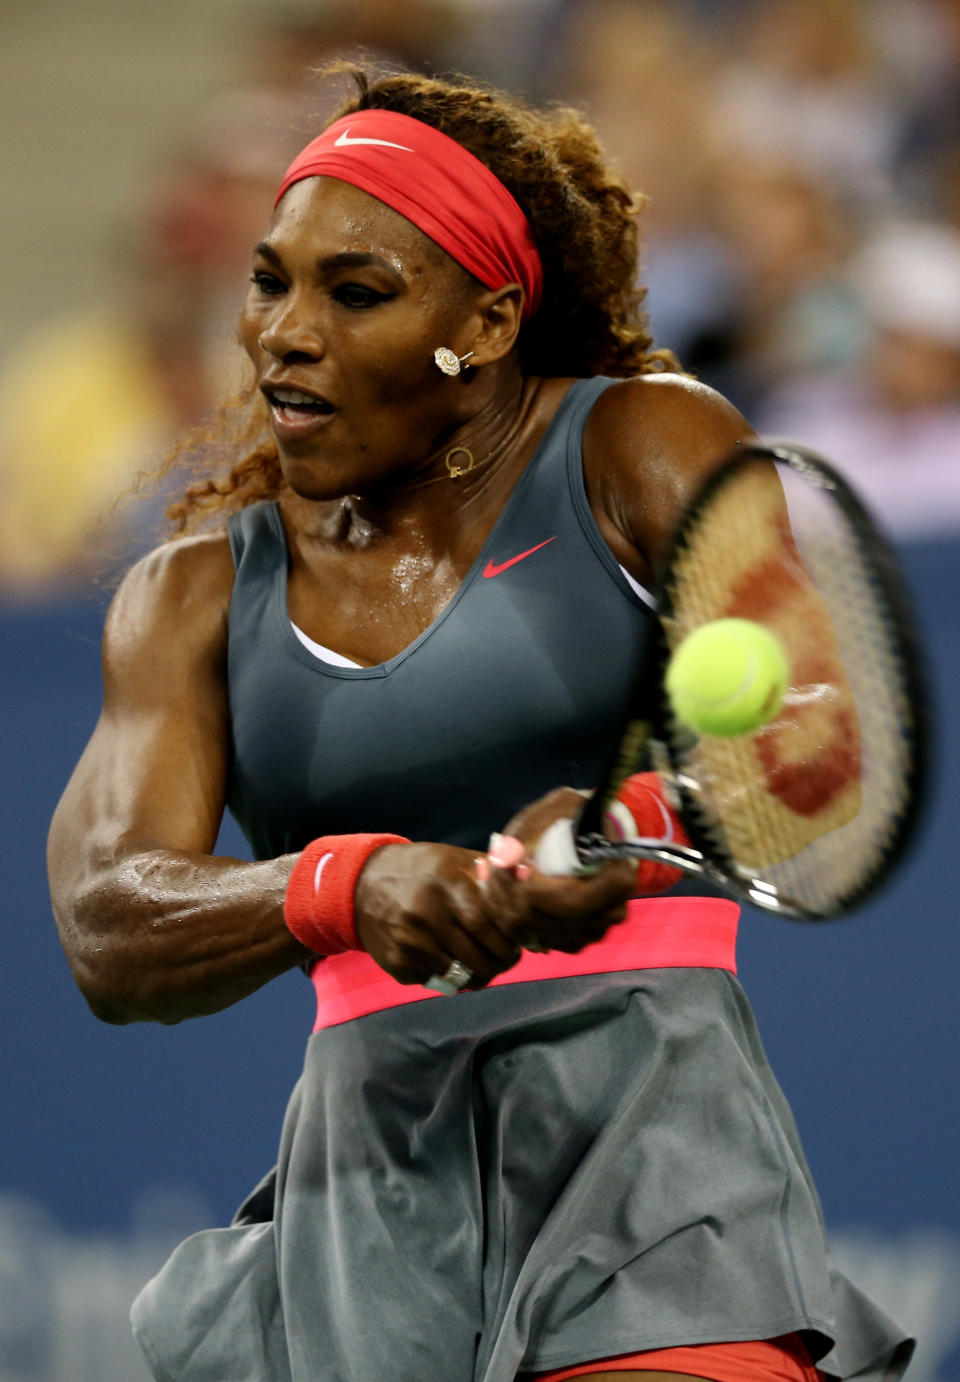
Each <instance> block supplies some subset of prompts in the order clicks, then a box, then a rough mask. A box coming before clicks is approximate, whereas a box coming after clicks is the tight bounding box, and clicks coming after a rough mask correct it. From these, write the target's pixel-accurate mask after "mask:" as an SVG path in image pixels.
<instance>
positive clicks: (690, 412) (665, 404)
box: [583, 374, 755, 567]
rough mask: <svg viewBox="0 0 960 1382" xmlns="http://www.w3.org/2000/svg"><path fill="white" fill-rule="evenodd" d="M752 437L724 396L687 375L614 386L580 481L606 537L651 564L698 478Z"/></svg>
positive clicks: (602, 404) (592, 420)
mask: <svg viewBox="0 0 960 1382" xmlns="http://www.w3.org/2000/svg"><path fill="white" fill-rule="evenodd" d="M754 435H755V434H754V431H753V428H752V427H751V426H750V424H749V423H748V422H747V420H746V419H745V418H744V417H743V416H742V414H741V413H740V412H738V410H737V409H736V408H735V407H734V406H733V404H732V403H730V402H729V401H728V400H727V399H726V398H724V397H723V395H722V394H719V393H717V391H716V390H715V389H712V388H710V386H709V385H707V384H702V383H700V381H699V380H696V379H691V378H690V377H689V376H687V375H681V374H649V375H641V376H637V377H635V378H632V379H622V380H618V381H617V382H616V383H615V384H612V385H611V386H610V387H609V388H608V389H606V390H605V391H604V393H603V394H601V396H600V398H599V399H598V400H597V402H596V404H595V405H594V407H593V409H592V411H591V414H590V417H589V418H588V420H587V425H586V428H585V430H584V437H583V468H584V479H585V481H586V485H587V491H588V494H589V497H590V503H591V507H592V509H593V512H594V516H595V517H596V518H597V521H598V522H599V523H600V526H601V529H602V530H603V531H604V534H605V536H606V537H607V540H608V542H611V545H614V544H615V543H617V542H620V543H626V544H628V545H629V548H632V549H634V550H635V551H636V552H638V553H639V554H640V555H641V557H642V558H643V560H644V561H645V562H646V563H649V564H651V565H653V566H655V565H656V563H657V561H658V559H659V558H660V556H661V555H662V553H663V552H664V551H665V549H666V547H667V545H668V544H669V541H670V538H671V536H672V533H673V531H674V528H675V526H676V523H677V521H678V519H679V517H680V515H681V514H682V512H683V510H684V509H685V508H686V506H687V504H688V503H689V501H690V499H691V498H692V497H693V495H694V494H695V493H696V491H697V489H698V488H699V486H700V484H701V483H702V481H703V480H704V479H705V478H706V476H707V475H708V474H709V473H710V471H712V470H713V469H714V468H715V467H716V466H717V464H718V463H719V462H720V461H722V460H724V459H725V458H726V457H727V456H729V455H730V454H732V452H733V451H734V450H735V449H736V447H737V446H738V445H740V444H742V443H743V442H745V441H748V440H750V439H751V438H752V437H753V436H754ZM623 559H624V558H623V557H621V560H623ZM626 564H627V565H628V567H629V562H627V563H626Z"/></svg>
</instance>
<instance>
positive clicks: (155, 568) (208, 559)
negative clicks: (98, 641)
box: [104, 529, 234, 657]
mask: <svg viewBox="0 0 960 1382" xmlns="http://www.w3.org/2000/svg"><path fill="white" fill-rule="evenodd" d="M233 576H234V566H233V557H232V554H231V551H230V542H229V538H228V536H227V533H226V530H225V529H224V530H222V531H218V532H212V533H201V534H191V535H188V536H185V537H178V538H172V539H170V540H169V541H167V542H164V543H162V544H161V545H160V546H159V547H156V548H154V550H153V551H151V552H148V553H147V554H146V555H145V556H143V557H141V558H140V560H139V561H137V562H136V563H135V564H134V565H133V566H132V567H131V568H130V570H129V571H128V572H127V573H126V575H125V576H124V578H123V580H122V581H121V583H120V585H119V587H118V589H117V591H116V594H115V595H114V598H113V601H112V603H111V606H110V610H109V613H108V615H107V621H106V628H105V632H104V653H105V656H107V657H109V656H111V655H119V654H120V653H122V652H123V651H124V650H131V651H133V650H136V649H137V648H138V647H142V646H144V644H145V643H146V642H154V641H155V640H156V639H158V638H160V639H166V640H169V641H170V642H171V643H172V644H174V645H176V646H180V647H183V648H184V649H185V650H187V649H190V648H192V649H193V650H194V651H200V650H202V649H208V650H213V649H217V650H219V649H220V648H221V647H222V646H224V645H225V639H226V628H227V616H228V612H229V608H230V594H231V591H232V589H233Z"/></svg>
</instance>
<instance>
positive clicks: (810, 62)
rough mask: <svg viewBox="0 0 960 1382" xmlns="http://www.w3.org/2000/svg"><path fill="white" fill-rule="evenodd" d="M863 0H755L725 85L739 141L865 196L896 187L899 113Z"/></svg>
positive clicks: (727, 120)
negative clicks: (893, 174) (893, 175)
mask: <svg viewBox="0 0 960 1382" xmlns="http://www.w3.org/2000/svg"><path fill="white" fill-rule="evenodd" d="M872 18H874V15H873V14H872V11H871V8H870V5H869V4H864V0H754V3H753V4H752V5H751V7H750V8H749V9H748V10H747V11H746V13H745V16H744V19H743V21H742V24H741V25H740V27H739V29H738V31H737V51H738V56H736V57H734V60H733V61H732V62H731V63H730V65H729V66H727V67H726V69H725V71H724V74H723V77H722V79H721V81H720V82H719V84H718V87H717V101H716V118H717V120H718V123H719V126H720V128H721V130H722V131H723V132H724V133H725V134H726V136H727V137H728V138H729V140H730V142H731V144H732V145H733V147H734V148H743V149H747V150H752V151H753V152H754V153H757V154H761V155H764V156H773V157H788V158H789V159H791V160H792V161H793V162H795V163H797V164H798V165H799V166H801V167H802V168H804V169H806V171H807V172H808V173H809V174H811V175H812V176H813V177H815V178H816V179H818V180H822V181H825V182H826V183H828V184H829V185H830V186H832V187H833V189H834V191H835V192H836V193H839V194H841V195H843V196H844V197H847V198H850V199H852V200H853V201H855V203H856V204H857V205H859V206H863V207H874V208H876V207H881V208H882V207H885V206H887V205H888V203H889V200H890V198H891V196H892V182H891V170H892V166H893V161H894V153H895V149H896V144H897V139H898V130H899V120H900V117H899V113H898V111H897V109H896V107H895V105H894V103H893V102H891V101H890V99H889V95H888V93H887V91H886V90H885V88H884V85H883V81H884V75H885V72H884V66H883V60H882V51H881V46H880V44H879V41H878V37H877V34H876V32H875V29H874V28H873V27H872V25H871V22H870V21H871V19H872Z"/></svg>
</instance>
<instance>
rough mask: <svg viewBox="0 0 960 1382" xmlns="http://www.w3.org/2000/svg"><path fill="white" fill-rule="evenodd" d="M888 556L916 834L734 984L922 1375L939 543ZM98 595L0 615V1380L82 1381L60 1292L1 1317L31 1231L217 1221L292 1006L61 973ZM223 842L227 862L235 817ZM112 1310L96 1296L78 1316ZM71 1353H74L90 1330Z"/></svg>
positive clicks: (949, 626) (935, 980) (946, 739)
mask: <svg viewBox="0 0 960 1382" xmlns="http://www.w3.org/2000/svg"><path fill="white" fill-rule="evenodd" d="M904 555H905V558H906V561H907V565H908V569H909V571H910V574H911V578H912V582H913V586H914V590H915V594H916V598H917V602H918V606H919V609H920V612H921V617H922V622H923V624H924V626H925V629H926V631H927V636H928V643H929V645H930V650H931V655H932V662H933V673H934V677H933V681H934V689H935V699H936V701H937V702H938V704H939V737H938V741H937V744H936V764H937V771H936V778H935V784H934V793H933V799H932V802H931V806H930V810H929V814H928V818H927V821H926V826H925V829H924V831H923V835H922V838H921V840H920V841H919V843H918V844H917V846H916V847H915V850H914V852H913V853H912V855H911V857H910V859H909V861H908V863H907V865H906V866H905V867H904V868H903V869H902V871H901V872H900V873H899V874H898V875H897V876H896V878H895V880H894V882H893V884H892V885H891V886H890V887H889V889H888V890H887V891H886V892H885V893H884V894H883V895H882V896H881V897H880V898H878V899H876V900H875V901H874V902H872V903H871V904H870V905H869V906H868V907H867V908H865V909H863V910H862V911H861V912H860V913H858V914H857V915H856V916H855V917H854V918H851V919H849V920H847V921H844V922H840V923H836V924H833V925H830V926H822V927H811V926H801V925H791V924H785V923H782V922H778V921H775V920H772V919H770V918H768V917H765V916H762V915H760V914H757V913H749V914H748V915H747V917H746V919H745V925H744V929H743V935H742V942H741V947H740V955H741V977H742V979H743V981H744V984H745V986H746V989H747V992H748V993H749V994H750V995H751V997H752V999H753V1002H754V1005H755V1007H756V1010H757V1013H758V1018H759V1021H760V1028H761V1032H762V1033H763V1034H764V1037H765V1040H766V1043H767V1047H768V1050H769V1053H770V1056H771V1060H772V1063H773V1066H774V1069H775V1070H776V1071H777V1072H778V1074H779V1076H780V1079H781V1081H782V1083H783V1085H784V1087H785V1089H786V1092H787V1094H788V1097H789V1098H790V1100H791V1102H792V1104H793V1107H794V1110H795V1112H796V1115H797V1120H798V1123H799V1125H800V1130H801V1133H802V1135H803V1137H804V1141H805V1144H806V1147H807V1151H808V1155H809V1158H810V1161H811V1163H812V1166H813V1170H814V1173H815V1175H816V1177H817V1180H818V1182H819V1185H820V1189H821V1193H822V1196H823V1201H824V1208H825V1212H826V1215H827V1219H828V1222H829V1223H830V1224H831V1226H832V1227H834V1228H836V1231H837V1234H838V1255H839V1256H840V1257H841V1258H845V1260H847V1261H856V1262H858V1263H859V1265H860V1267H861V1275H862V1276H866V1277H867V1278H868V1279H869V1283H868V1284H870V1285H871V1286H872V1288H873V1289H874V1290H875V1292H876V1293H877V1294H878V1295H880V1296H884V1295H886V1296H887V1297H888V1298H889V1305H890V1308H891V1309H898V1310H899V1313H900V1314H901V1316H910V1317H911V1323H913V1324H914V1327H918V1328H923V1329H925V1354H922V1355H921V1359H920V1361H919V1362H918V1365H917V1373H916V1375H917V1377H918V1378H919V1377H921V1376H922V1377H925V1378H926V1377H929V1378H933V1377H937V1378H939V1379H942V1382H945V1380H946V1379H951V1378H953V1379H958V1378H960V1349H958V1348H957V1344H958V1342H960V1189H958V1143H960V1108H958V1083H960V1082H958V1032H960V1024H958V1021H957V1010H958V1002H957V996H956V993H957V985H958V975H960V934H958V928H957V918H956V907H955V904H954V892H955V884H954V881H953V868H954V867H955V865H956V863H957V860H958V853H960V841H958V832H957V824H956V823H957V821H958V819H960V765H958V755H957V743H958V730H957V728H956V720H957V717H958V714H960V690H958V686H960V636H958V623H960V613H958V608H960V548H958V547H957V546H956V545H953V544H947V543H944V544H926V545H924V546H918V547H914V548H910V549H908V550H907V551H906V552H905V554H904ZM104 604H105V600H104V599H103V598H101V597H99V596H85V597H84V598H82V599H78V600H77V602H76V603H73V604H70V605H65V606H62V607H55V608H45V609H44V610H43V611H42V612H34V613H23V612H13V611H8V612H0V649H2V655H3V662H4V674H3V685H2V689H0V695H2V709H3V718H2V724H3V725H4V731H3V736H2V782H3V790H2V794H0V840H2V841H3V845H2V853H0V870H2V879H3V886H2V898H3V927H2V936H3V943H2V949H0V1005H2V1014H3V1018H2V1034H3V1037H2V1060H0V1111H2V1120H3V1121H2V1133H0V1231H2V1228H3V1225H4V1224H5V1225H6V1231H7V1240H6V1257H5V1258H4V1255H3V1248H4V1243H3V1238H2V1237H0V1376H2V1377H3V1378H4V1379H5V1382H6V1378H7V1377H10V1378H14V1379H16V1382H20V1380H21V1379H23V1380H24V1382H34V1379H36V1382H59V1379H60V1378H61V1376H62V1377H63V1378H64V1379H67V1378H69V1382H82V1379H83V1377H85V1376H86V1375H87V1374H86V1373H85V1372H84V1371H83V1369H82V1368H81V1364H80V1361H79V1359H80V1354H79V1352H74V1354H73V1363H72V1365H69V1364H62V1363H58V1362H57V1361H56V1360H55V1359H53V1361H51V1356H52V1355H50V1349H51V1348H52V1347H53V1345H52V1344H50V1343H49V1339H50V1337H52V1336H51V1335H50V1332H49V1331H50V1328H51V1327H52V1326H51V1325H50V1319H51V1318H52V1314H55V1313H56V1312H57V1311H59V1313H60V1315H61V1316H62V1315H63V1312H64V1310H65V1309H66V1308H67V1307H66V1306H65V1305H64V1303H63V1299H64V1289H65V1288H63V1287H62V1285H61V1287H58V1288H57V1291H59V1295H57V1298H56V1301H54V1303H53V1304H50V1305H48V1306H47V1307H45V1309H46V1310H47V1316H46V1317H45V1318H46V1324H44V1325H43V1328H42V1329H41V1324H43V1321H41V1322H40V1323H37V1321H33V1322H31V1321H30V1320H25V1318H24V1316H23V1313H22V1310H19V1308H18V1307H17V1302H18V1301H21V1299H22V1298H24V1296H25V1292H26V1296H31V1294H32V1292H29V1291H26V1288H25V1285H24V1282H25V1281H26V1279H27V1275H28V1273H29V1270H33V1269H32V1268H30V1266H29V1262H28V1261H27V1259H28V1257H29V1254H30V1252H31V1251H32V1249H31V1247H30V1244H31V1243H32V1242H33V1241H34V1238H37V1237H39V1238H42V1240H43V1242H44V1244H45V1245H46V1246H45V1248H44V1251H45V1252H46V1254H47V1257H46V1258H45V1259H44V1260H45V1261H46V1263H47V1265H46V1267H45V1270H46V1271H47V1272H48V1274H49V1273H51V1272H54V1267H55V1264H56V1262H57V1261H59V1260H60V1259H62V1258H63V1257H64V1254H73V1258H72V1259H71V1260H76V1259H77V1254H78V1253H80V1252H81V1249H83V1247H84V1245H89V1244H90V1243H91V1242H97V1243H100V1244H101V1246H102V1245H103V1244H104V1243H111V1242H112V1243H114V1244H116V1243H121V1242H126V1243H130V1242H132V1241H133V1239H134V1238H136V1239H137V1242H139V1243H141V1246H142V1243H143V1241H144V1237H143V1235H144V1234H146V1236H147V1239H149V1241H150V1242H152V1243H153V1244H154V1247H155V1249H156V1251H157V1252H159V1251H160V1247H161V1246H164V1245H163V1244H161V1240H162V1239H163V1238H164V1235H172V1236H173V1237H176V1236H177V1235H178V1233H179V1232H180V1230H181V1227H183V1228H191V1227H194V1226H197V1225H199V1224H200V1223H201V1222H214V1221H217V1222H220V1221H224V1220H226V1219H227V1218H228V1217H229V1215H230V1214H231V1212H232V1209H233V1207H234V1205H235V1204H236V1202H237V1201H238V1200H239V1199H240V1198H241V1197H242V1195H243V1194H244V1192H245V1191H246V1189H247V1188H248V1187H249V1186H250V1185H251V1184H252V1183H253V1181H254V1180H255V1179H257V1178H258V1177H259V1175H260V1174H261V1173H262V1171H263V1170H264V1169H265V1168H266V1167H267V1166H268V1165H270V1164H271V1163H272V1160H273V1155H274V1147H275V1143H276V1139H277V1134H278V1130H279V1126H280V1120H281V1117H282V1113H283V1108H284V1104H285V1100H286V1096H287V1093H288V1091H289V1089H290V1086H291V1085H292V1083H293V1081H294V1080H295V1078H296V1076H297V1073H298V1067H299V1062H300V1058H301V1053H302V1049H303V1044H304V1040H305V1036H306V1033H307V1031H308V1029H309V1025H310V1022H311V1017H312V1005H311V993H310V990H309V987H308V985H307V984H306V983H305V981H304V980H303V978H302V976H300V975H299V974H293V975H287V976H285V977H284V978H282V979H280V980H278V981H276V982H275V983H274V984H272V985H270V986H269V987H268V988H267V989H266V990H264V991H263V992H261V993H260V994H257V995H255V996H254V997H253V998H251V999H249V1000H248V1001H247V1002H245V1003H244V1004H242V1005H240V1006H239V1007H237V1008H236V1009H234V1010H232V1011H228V1012H225V1013H222V1014H219V1015H217V1016H215V1017H210V1018H204V1019H202V1020H200V1021H196V1022H191V1023H186V1024H184V1025H182V1026H179V1027H173V1028H163V1027H151V1026H133V1027H123V1028H114V1027H108V1026H103V1025H101V1024H99V1023H98V1022H96V1021H95V1020H94V1019H93V1018H92V1017H91V1016H90V1014H89V1013H88V1011H87V1009H86V1007H85V1005H84V1003H83V1000H82V999H81V997H80V995H79V993H78V992H77V990H76V989H75V988H74V986H73V982H72V979H71V977H70V974H69V971H68V969H67V965H66V962H65V960H64V958H63V955H62V952H61V950H60V948H59V944H58V941H57V938H56V934H55V929H54V925H53V921H52V918H51V915H50V909H49V903H48V900H47V895H46V883H45V873H44V857H43V856H44V842H45V834H46V828H47V824H48V821H49V818H50V815H51V812H52V810H53V807H54V805H55V803H56V800H57V797H58V795H59V792H60V791H61V789H62V787H63V784H64V783H65V781H66V779H67V777H68V775H69V773H70V771H71V769H72V766H73V764H74V762H75V761H76V758H77V756H78V754H79V752H80V750H81V748H82V746H83V743H84V742H85V740H86V737H87V735H88V734H89V732H90V730H91V728H92V726H93V723H94V721H95V718H96V715H97V711H98V705H99V693H100V681H99V635H100V628H101V625H102V619H103V607H104ZM221 852H224V853H235V852H236V853H242V852H243V851H242V848H241V844H240V842H239V839H238V837H237V835H236V833H235V832H234V831H233V829H232V827H229V826H228V827H226V828H225V831H224V835H223V838H222V850H221ZM4 1204H5V1205H6V1213H7V1218H6V1219H5V1220H4V1218H3V1212H2V1208H3V1205H4ZM181 1221H182V1224H181ZM138 1234H139V1235H140V1236H139V1238H137V1235H138ZM151 1234H152V1235H153V1237H152V1238H151V1237H150V1235H151ZM31 1235H33V1237H31ZM51 1245H52V1246H51ZM164 1250H165V1246H164ZM58 1254H59V1256H58ZM101 1257H102V1255H101ZM148 1258H149V1253H147V1254H146V1256H141V1257H140V1258H138V1257H137V1256H136V1253H134V1254H133V1257H130V1256H129V1255H128V1257H127V1258H125V1259H124V1261H125V1262H126V1264H127V1265H126V1267H125V1268H124V1272H123V1273H122V1274H124V1275H126V1276H127V1277H129V1278H130V1279H129V1281H127V1283H126V1285H127V1287H129V1291H130V1292H132V1290H133V1289H135V1286H136V1285H137V1284H139V1282H138V1281H133V1277H135V1276H136V1275H137V1272H138V1271H139V1272H140V1273H141V1276H142V1275H145V1274H146V1272H147V1271H148V1270H152V1261H148V1260H147V1259H148ZM83 1260H87V1259H83ZM89 1260H90V1261H93V1260H94V1259H92V1258H91V1259H89ZM96 1260H97V1261H101V1259H100V1258H98V1259H96ZM51 1263H53V1264H54V1265H53V1266H52V1265H51ZM91 1270H92V1269H91ZM87 1276H88V1278H89V1272H88V1273H87ZM106 1290H107V1288H106V1287H104V1291H106ZM121 1293H122V1292H121ZM128 1293H129V1292H128ZM54 1294H55V1295H56V1292H55V1293H54ZM70 1299H71V1300H74V1296H70ZM84 1299H86V1298H84ZM72 1308H73V1309H74V1312H75V1313H76V1312H78V1311H79V1312H80V1314H81V1315H82V1314H83V1311H84V1310H86V1311H87V1314H88V1315H89V1314H90V1310H91V1309H92V1307H91V1306H90V1305H89V1301H88V1302H87V1304H86V1305H84V1304H83V1303H82V1302H81V1304H80V1305H77V1304H76V1301H74V1306H73V1307H72ZM114 1308H115V1307H114V1306H110V1307H109V1309H114ZM109 1309H108V1307H107V1306H106V1305H103V1307H102V1309H100V1313H99V1316H98V1318H100V1317H101V1316H105V1315H106V1314H108V1313H109ZM51 1312H52V1313H51ZM94 1313H96V1312H94ZM122 1314H123V1312H122V1311H120V1313H119V1314H118V1316H117V1318H118V1319H119V1320H121V1323H120V1324H119V1325H118V1326H117V1328H118V1329H121V1330H122V1329H124V1328H125V1325H123V1323H122ZM98 1327H99V1328H106V1325H104V1324H103V1321H102V1320H101V1324H100V1325H99V1326H98ZM60 1328H61V1330H62V1328H64V1326H63V1321H62V1320H61V1324H60ZM71 1328H73V1329H74V1334H73V1337H74V1339H76V1330H75V1327H73V1326H71ZM44 1331H45V1332H44ZM41 1334H43V1336H44V1338H46V1339H47V1342H46V1343H44V1342H43V1341H42V1339H41ZM77 1347H78V1346H77V1345H76V1344H75V1345H74V1348H75V1349H76V1348H77ZM90 1351H91V1352H90V1356H91V1358H92V1357H94V1355H95V1354H96V1346H95V1345H94V1344H93V1343H91V1344H90ZM89 1366H90V1369H91V1371H90V1373H89V1375H90V1377H91V1382H92V1379H93V1378H94V1377H97V1378H98V1382H104V1378H105V1373H104V1371H103V1365H102V1363H100V1364H97V1365H96V1366H95V1365H94V1364H93V1363H91V1364H90V1365H89ZM131 1366H132V1365H131ZM5 1367H6V1371H4V1368H5ZM58 1369H59V1370H58ZM97 1369H99V1371H98V1370H97ZM912 1375H913V1374H912ZM132 1376H133V1374H132V1373H131V1372H129V1371H128V1372H127V1373H125V1374H124V1377H125V1378H130V1377H132Z"/></svg>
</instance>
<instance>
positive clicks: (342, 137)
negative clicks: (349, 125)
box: [333, 130, 416, 154]
mask: <svg viewBox="0 0 960 1382" xmlns="http://www.w3.org/2000/svg"><path fill="white" fill-rule="evenodd" d="M344 144H382V145H383V147H384V148H385V149H403V151H404V152H405V153H408V154H413V153H416V149H411V148H410V147H409V146H408V145H407V144H391V142H390V140H389V139H364V138H363V137H362V136H358V137H357V138H356V139H351V138H350V131H349V130H344V131H343V133H342V134H339V135H337V137H336V139H335V140H334V141H333V147H334V148H335V149H337V148H341V147H342V146H343V145H344Z"/></svg>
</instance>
